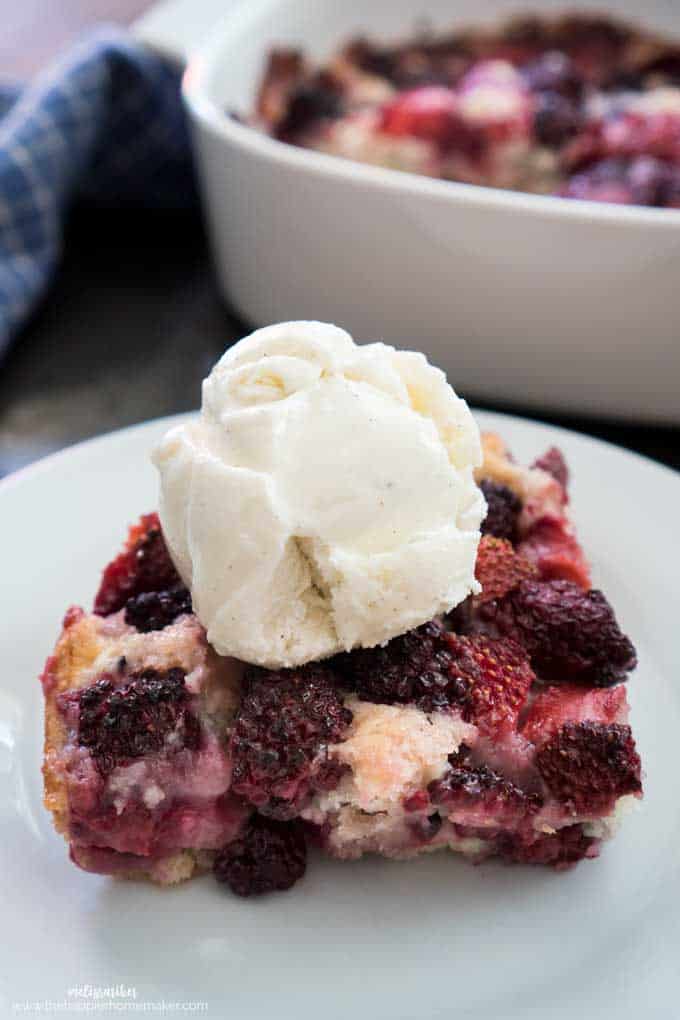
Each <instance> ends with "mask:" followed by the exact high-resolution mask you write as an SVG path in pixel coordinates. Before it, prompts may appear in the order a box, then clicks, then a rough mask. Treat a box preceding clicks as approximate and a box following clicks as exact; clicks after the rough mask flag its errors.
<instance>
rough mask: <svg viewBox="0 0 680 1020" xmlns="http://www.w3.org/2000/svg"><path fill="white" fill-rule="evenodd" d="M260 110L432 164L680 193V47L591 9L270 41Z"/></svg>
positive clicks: (398, 161) (296, 127)
mask: <svg viewBox="0 0 680 1020" xmlns="http://www.w3.org/2000/svg"><path fill="white" fill-rule="evenodd" d="M251 120H252V123H253V124H255V125H256V126H259V127H260V128H262V129H264V130H266V131H267V132H268V133H270V134H272V135H273V136H274V137H275V138H278V139H280V140H282V141H285V142H289V143H292V144H294V145H299V146H302V147H304V148H308V149H314V150H317V151H319V152H324V153H328V154H332V155H336V156H342V157H345V158H348V159H352V160H358V161H359V162H363V163H369V164H373V165H376V166H383V167H390V168H393V169H398V170H406V171H410V172H413V173H418V174H425V175H427V176H430V177H435V178H442V179H445V180H451V181H461V182H467V183H470V184H478V185H485V186H491V187H498V188H510V189H515V190H519V191H525V192H532V193H537V194H555V195H561V196H565V197H569V198H580V199H588V200H592V201H598V202H615V203H622V204H636V205H645V206H658V207H666V208H678V207H680V47H679V46H678V45H676V44H674V43H672V42H670V41H667V40H664V39H663V38H660V37H658V36H654V35H652V34H651V33H649V32H646V31H644V30H642V29H639V28H637V27H633V26H630V25H626V24H624V23H621V22H618V21H615V20H613V19H611V18H608V17H603V16H598V17H595V16H592V15H586V14H573V15H565V16H563V17H560V18H553V19H550V18H544V17H538V16H526V17H521V18H516V19H514V20H512V21H510V22H508V23H507V24H505V25H501V26H500V27H496V28H491V29H486V28H484V29H482V28H477V29H475V28H469V29H465V30H459V31H455V32H452V33H451V34H449V35H445V36H439V35H432V34H428V33H421V34H419V35H417V36H415V37H414V38H412V39H411V40H409V41H406V42H401V43H396V44H392V45H391V44H386V43H383V42H381V41H373V40H369V39H365V38H357V39H354V40H352V41H350V42H349V43H348V44H347V45H346V46H345V47H344V48H342V49H341V50H340V51H339V52H338V53H337V54H336V55H335V56H333V57H332V59H330V60H329V61H328V62H327V63H325V64H323V65H317V64H315V63H313V61H312V60H311V58H308V56H307V55H305V54H303V53H302V52H300V51H297V50H293V49H277V50H274V51H273V52H272V53H271V54H270V57H269V62H268V66H267V68H266V71H265V74H264V78H263V81H262V83H261V87H260V90H259V96H258V101H257V110H256V113H255V115H254V116H253V118H252V119H251Z"/></svg>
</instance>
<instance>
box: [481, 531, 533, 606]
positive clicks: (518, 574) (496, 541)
mask: <svg viewBox="0 0 680 1020" xmlns="http://www.w3.org/2000/svg"><path fill="white" fill-rule="evenodd" d="M535 575H536V567H535V566H534V565H533V564H532V563H530V562H529V560H527V559H526V558H525V557H524V556H520V555H519V554H518V553H516V552H515V550H514V549H513V548H512V545H511V544H510V542H508V541H507V539H504V538H494V537H492V536H491V535H483V536H482V540H481V541H480V543H479V549H478V550H477V562H476V565H475V576H476V578H477V580H478V581H479V583H480V584H481V586H482V592H481V594H480V595H477V596H476V597H475V605H476V606H478V605H483V603H485V602H490V601H491V600H492V599H500V598H502V597H503V596H504V595H507V593H508V592H509V591H512V589H513V588H516V587H517V585H518V584H519V583H520V581H524V580H526V579H527V578H531V577H534V576H535Z"/></svg>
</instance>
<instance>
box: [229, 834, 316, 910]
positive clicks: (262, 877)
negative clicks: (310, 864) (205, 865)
mask: <svg viewBox="0 0 680 1020" xmlns="http://www.w3.org/2000/svg"><path fill="white" fill-rule="evenodd" d="M306 865H307V846H306V844H305V838H304V833H303V830H302V827H301V826H300V825H299V824H297V823H295V822H277V821H274V820H273V819H271V818H262V817H261V816H259V815H255V816H254V817H253V819H252V820H251V822H250V824H249V826H248V828H247V829H246V831H245V832H244V833H243V835H241V836H240V837H238V839H235V840H234V841H233V842H231V843H228V844H227V846H225V847H223V849H222V850H220V851H219V853H218V854H217V856H216V858H215V862H214V864H213V871H214V874H215V878H216V879H217V881H218V882H224V883H225V884H226V885H228V886H229V888H230V889H231V890H232V892H234V893H236V895H237V896H261V895H262V894H263V893H268V892H277V891H283V890H285V889H290V887H291V886H293V885H295V883H296V882H297V881H298V879H300V878H302V876H303V875H304V873H305V868H306Z"/></svg>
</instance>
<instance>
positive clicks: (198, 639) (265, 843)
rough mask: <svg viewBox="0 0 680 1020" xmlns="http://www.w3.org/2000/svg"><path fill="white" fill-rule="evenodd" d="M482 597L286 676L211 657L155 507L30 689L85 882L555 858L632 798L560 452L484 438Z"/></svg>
mask: <svg viewBox="0 0 680 1020" xmlns="http://www.w3.org/2000/svg"><path fill="white" fill-rule="evenodd" d="M484 454H485V456H484V464H483V466H482V468H481V470H480V472H479V482H480V485H481V487H482V489H483V491H484V494H485V497H486V500H487V504H488V513H487V516H486V519H485V522H484V525H483V529H482V530H483V537H482V540H481V542H480V546H479V553H478V558H477V568H476V572H477V578H478V580H479V581H480V583H481V585H482V591H481V593H480V594H478V595H474V596H472V597H470V598H469V599H468V600H467V602H466V603H464V604H463V605H461V606H459V607H457V608H456V609H455V610H454V611H453V612H452V613H451V614H450V615H449V617H448V618H446V619H440V620H433V621H431V622H430V623H427V624H425V625H423V626H422V627H419V628H417V629H416V630H413V631H411V632H409V633H407V634H403V635H402V636H400V637H397V638H394V639H393V640H392V641H390V642H389V643H388V644H386V645H384V646H382V647H377V648H372V649H359V650H357V651H354V652H350V653H345V654H342V655H338V656H335V657H334V658H332V659H329V660H325V661H323V662H316V663H310V664H308V665H306V666H303V667H300V668H297V669H288V670H279V671H271V670H265V669H261V668H255V667H249V666H246V665H244V664H242V663H240V662H237V661H236V660H234V659H226V658H220V657H219V656H217V655H216V654H215V652H214V651H213V650H212V649H211V648H210V646H209V645H208V643H207V641H206V637H205V632H204V630H203V628H202V627H201V625H200V624H199V622H198V620H197V619H196V617H195V616H194V615H193V613H192V607H191V598H190V595H189V593H188V591H187V590H186V588H184V586H183V585H182V582H181V581H180V578H179V576H178V575H177V573H176V571H175V568H174V566H173V563H172V561H171V559H170V557H169V555H168V552H167V549H166V547H165V543H164V541H163V536H162V533H161V531H160V527H159V524H158V518H157V517H156V515H155V514H150V515H148V516H146V517H143V518H142V519H141V520H140V522H139V524H137V525H136V526H134V527H133V528H131V529H130V533H129V536H128V540H127V543H126V545H125V548H124V550H123V551H122V553H121V554H120V555H119V556H118V557H117V558H116V559H115V560H114V561H113V562H112V563H111V564H109V566H108V567H107V568H106V570H105V571H104V574H103V578H102V582H101V587H100V589H99V592H98V593H97V596H96V599H95V604H94V611H93V612H92V613H85V612H84V611H83V610H82V609H77V608H74V609H70V610H69V611H68V612H67V614H66V617H65V619H64V627H63V631H62V634H61V636H60V638H59V641H58V642H57V646H56V649H55V651H54V653H53V655H52V656H51V657H50V658H49V659H48V661H47V664H46V666H45V670H44V673H43V676H42V684H43V689H44V693H45V701H46V735H45V761H44V767H43V771H44V778H45V803H46V805H47V807H48V808H49V810H50V811H51V812H52V814H53V816H54V821H55V825H56V827H57V829H58V830H59V831H60V832H61V833H63V835H64V836H65V837H66V839H67V841H68V843H69V846H70V853H71V857H72V859H73V861H74V862H75V863H76V864H78V865H79V866H80V867H82V868H84V869H85V870H87V871H94V872H100V873H104V874H116V875H121V876H127V877H136V876H142V875H145V876H148V877H150V878H152V879H153V880H155V881H157V882H160V883H163V884H169V883H173V882H178V881H181V880H183V879H185V878H188V877H190V876H191V875H192V874H193V873H195V872H198V871H201V870H206V869H212V870H213V872H214V874H215V877H216V878H217V879H218V881H220V882H224V883H226V884H227V885H228V886H230V887H231V889H233V891H234V892H235V893H237V894H239V895H243V896H248V895H253V894H259V893H263V892H268V891H272V890H277V889H287V888H289V887H290V886H291V885H293V883H294V882H296V881H297V879H299V878H300V877H301V876H302V875H303V874H304V871H305V864H306V850H307V845H308V844H310V843H311V844H313V845H315V846H317V847H320V848H321V849H322V850H324V851H326V852H327V853H328V854H330V855H332V856H334V857H337V858H356V857H359V856H361V855H362V854H364V853H369V852H370V853H378V854H382V855H384V856H387V857H409V856H413V855H415V854H418V853H421V852H423V851H426V850H432V849H434V848H437V847H448V848H449V849H452V850H456V851H458V852H460V853H462V854H464V855H465V856H467V857H469V858H470V859H472V860H474V861H480V860H483V859H485V858H488V857H493V856H497V857H500V858H503V859H504V860H506V861H515V862H524V863H535V864H552V865H554V866H556V867H558V868H564V867H567V866H569V865H571V864H573V863H574V862H576V861H578V860H581V859H582V858H584V857H596V856H597V855H598V853H599V848H600V843H601V841H602V840H603V839H606V838H609V837H610V836H611V835H612V834H613V832H614V830H615V828H616V822H617V819H618V817H619V815H620V814H621V812H622V810H623V809H624V807H625V805H626V804H629V803H631V802H632V801H633V800H634V799H635V798H638V797H640V796H641V769H640V759H639V757H638V754H637V751H636V749H635V742H634V740H633V737H632V734H631V730H630V727H629V725H628V705H627V701H626V689H625V686H624V681H625V679H626V677H627V675H628V673H629V672H630V671H631V670H632V669H633V668H634V667H635V663H636V657H635V650H634V648H633V646H632V644H631V643H630V641H629V639H628V638H627V637H626V636H625V635H624V634H623V633H622V632H621V630H620V628H619V626H618V624H617V622H616V619H615V617H614V613H613V611H612V609H611V606H610V605H609V603H608V602H607V600H606V598H605V597H604V595H603V594H602V593H601V592H600V591H597V590H594V589H592V588H591V587H590V575H589V569H588V564H587V562H586V560H585V558H584V555H583V552H582V550H581V548H580V546H579V544H578V541H577V539H576V536H575V534H574V529H573V526H572V524H571V522H570V519H569V516H568V512H567V506H568V497H567V482H568V472H567V467H566V464H565V463H564V460H563V458H562V456H561V454H560V453H559V451H558V450H556V449H552V450H549V451H548V452H547V453H546V454H545V455H544V456H543V457H541V458H540V459H539V460H538V461H536V462H535V463H534V464H533V465H532V466H531V467H530V468H526V467H522V466H520V465H518V464H517V463H516V462H515V461H514V460H513V459H512V457H511V456H510V455H509V453H508V451H507V450H506V448H505V446H504V444H503V442H502V441H501V440H500V439H499V438H498V437H497V436H493V435H487V436H486V437H485V438H484Z"/></svg>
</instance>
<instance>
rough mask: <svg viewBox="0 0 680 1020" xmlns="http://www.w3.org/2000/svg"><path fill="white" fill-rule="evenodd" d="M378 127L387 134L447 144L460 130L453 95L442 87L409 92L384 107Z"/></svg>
mask: <svg viewBox="0 0 680 1020" xmlns="http://www.w3.org/2000/svg"><path fill="white" fill-rule="evenodd" d="M380 126H381V129H382V130H383V131H385V132H386V133H387V134H389V135H412V136H413V137H415V138H422V139H423V141H426V142H433V143H434V144H436V145H448V144H450V143H451V141H452V140H453V139H454V138H455V137H456V135H457V134H458V133H459V132H460V131H461V128H462V124H461V120H460V116H459V113H458V100H457V98H456V94H455V92H454V91H453V90H452V89H449V88H446V87H445V86H443V85H424V86H421V87H419V88H415V89H409V90H408V91H406V92H402V93H401V94H400V95H399V96H398V97H397V98H396V99H395V100H394V101H393V102H391V103H389V104H388V105H387V106H385V107H384V109H383V111H382V123H381V125H380Z"/></svg>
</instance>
